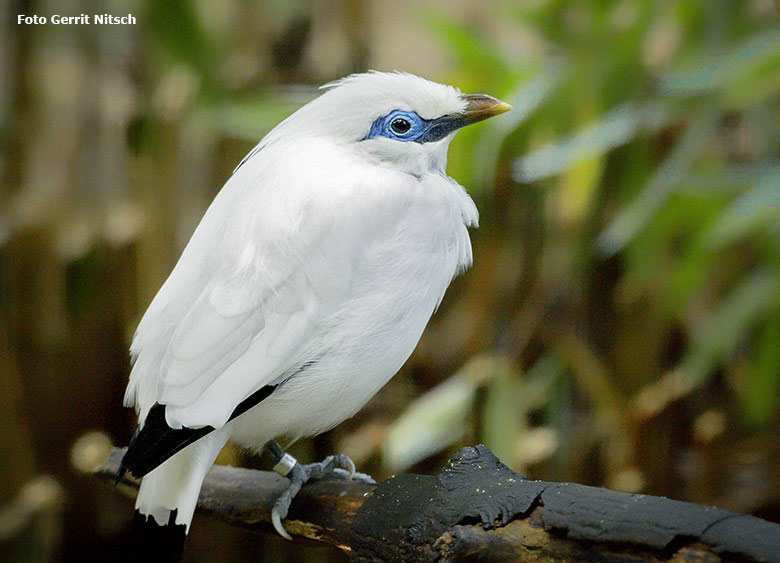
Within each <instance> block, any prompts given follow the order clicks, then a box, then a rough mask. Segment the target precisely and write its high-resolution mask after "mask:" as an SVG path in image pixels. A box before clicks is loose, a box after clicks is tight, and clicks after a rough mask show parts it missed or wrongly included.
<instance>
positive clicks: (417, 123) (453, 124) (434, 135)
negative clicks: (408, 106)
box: [361, 109, 467, 143]
mask: <svg viewBox="0 0 780 563" xmlns="http://www.w3.org/2000/svg"><path fill="white" fill-rule="evenodd" d="M466 124H467V122H466V120H465V119H463V117H462V116H459V115H444V116H442V117H437V118H436V119H423V118H422V117H420V116H419V115H417V114H416V113H415V112H413V111H403V110H399V109H396V110H393V111H391V112H390V113H388V114H387V115H384V116H382V117H379V118H377V119H376V120H375V121H374V123H372V124H371V129H370V130H369V132H368V134H367V135H366V136H365V137H363V138H362V139H361V141H365V140H367V139H373V138H375V137H387V138H388V139H393V140H396V141H414V142H416V143H430V142H434V141H439V140H441V139H443V138H444V137H446V136H447V135H449V134H450V133H452V132H453V131H455V130H456V129H459V128H461V127H463V126H464V125H466Z"/></svg>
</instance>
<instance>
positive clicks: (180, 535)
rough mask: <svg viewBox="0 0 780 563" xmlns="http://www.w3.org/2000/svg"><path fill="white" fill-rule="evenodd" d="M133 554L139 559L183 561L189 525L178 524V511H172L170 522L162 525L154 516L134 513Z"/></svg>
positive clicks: (135, 558)
mask: <svg viewBox="0 0 780 563" xmlns="http://www.w3.org/2000/svg"><path fill="white" fill-rule="evenodd" d="M131 536H132V539H131V541H132V548H131V551H132V555H133V557H134V560H138V561H161V562H162V561H165V562H178V561H181V555H182V552H183V551H184V539H185V538H186V536H187V526H185V525H184V524H176V511H175V510H174V511H172V512H171V515H170V518H169V519H168V523H167V524H164V525H160V524H158V523H157V521H156V520H155V519H154V517H152V516H147V515H145V514H141V512H139V511H138V510H136V511H135V514H133V528H132V534H131Z"/></svg>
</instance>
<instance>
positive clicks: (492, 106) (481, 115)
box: [460, 94, 512, 125]
mask: <svg viewBox="0 0 780 563" xmlns="http://www.w3.org/2000/svg"><path fill="white" fill-rule="evenodd" d="M461 97H462V98H463V100H465V101H466V109H465V110H464V111H463V113H462V114H461V115H460V117H461V119H462V120H463V121H465V125H469V124H471V123H476V122H477V121H482V120H483V119H488V118H489V117H493V116H494V115H499V114H501V113H504V112H507V111H509V110H510V109H512V106H510V105H509V104H508V103H506V102H502V101H501V100H497V99H496V98H494V97H493V96H488V95H487V94H466V95H464V96H461Z"/></svg>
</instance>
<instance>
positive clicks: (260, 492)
mask: <svg viewBox="0 0 780 563" xmlns="http://www.w3.org/2000/svg"><path fill="white" fill-rule="evenodd" d="M121 453H122V450H114V452H113V453H112V455H111V458H110V459H109V461H108V462H107V463H106V464H105V465H104V466H103V467H102V468H101V469H100V470H99V473H100V474H102V475H105V476H107V477H113V475H114V473H115V472H116V469H117V468H118V466H119V459H120V457H121ZM128 485H130V486H135V485H136V483H135V482H134V481H133V480H131V479H124V480H123V482H122V484H120V486H121V487H123V489H124V490H126V491H131V490H132V489H131V488H129V487H128ZM284 485H285V480H284V479H283V478H282V477H280V476H278V475H276V474H275V473H270V472H265V471H255V470H249V469H238V468H233V467H223V466H215V467H214V468H213V469H212V470H211V472H210V473H209V474H208V476H207V477H206V481H205V482H204V485H203V489H202V491H201V496H200V500H199V503H198V506H199V508H200V509H201V511H202V512H208V513H211V514H212V515H214V516H216V517H218V518H221V519H223V520H226V521H228V522H231V523H235V524H239V525H242V526H248V527H250V528H256V529H260V530H265V531H272V528H271V526H270V524H269V517H270V511H271V507H272V505H273V503H274V501H275V500H276V497H277V496H278V495H279V494H280V493H281V491H282V489H283V488H284ZM284 524H285V527H286V529H287V530H288V531H289V532H290V533H291V534H294V535H297V536H302V537H306V538H310V539H314V540H318V541H322V542H326V543H330V544H332V545H335V546H337V547H339V548H340V549H342V550H343V551H345V552H346V553H348V554H349V555H350V557H351V558H352V559H353V560H355V561H441V560H446V561H542V560H549V559H557V560H601V561H603V560H610V561H631V562H633V561H701V562H717V561H776V562H780V525H778V524H773V523H770V522H766V521H764V520H760V519H758V518H754V517H752V516H747V515H744V514H735V513H733V512H727V511H725V510H720V509H717V508H709V507H703V506H698V505H695V504H690V503H686V502H680V501H674V500H670V499H667V498H663V497H652V496H647V495H632V494H627V493H619V492H616V491H610V490H607V489H601V488H595V487H586V486H583V485H576V484H572V483H548V482H544V481H531V480H528V479H525V478H524V477H522V476H520V475H517V474H516V473H514V472H513V471H511V470H510V469H509V468H507V467H506V466H505V465H504V464H502V463H501V462H500V461H499V460H498V459H497V458H496V457H495V456H494V455H493V453H492V452H491V451H490V450H488V449H487V448H486V447H485V446H476V447H474V448H463V449H462V450H461V451H460V452H458V454H456V455H455V456H454V457H453V458H452V459H451V460H450V461H449V463H448V464H447V467H445V469H444V470H443V471H442V472H441V473H440V474H439V475H436V476H431V475H411V474H404V475H398V476H395V477H392V478H390V479H387V480H385V481H383V482H382V483H379V484H378V485H375V486H374V485H366V484H363V483H358V482H354V481H338V480H325V481H320V482H312V483H310V484H307V485H306V486H305V487H303V489H302V490H301V492H300V493H299V494H298V496H297V497H296V499H295V501H293V504H292V507H291V509H290V515H289V517H288V519H287V520H285V523H284Z"/></svg>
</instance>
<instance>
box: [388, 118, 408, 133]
mask: <svg viewBox="0 0 780 563" xmlns="http://www.w3.org/2000/svg"><path fill="white" fill-rule="evenodd" d="M411 128H412V124H411V123H409V121H408V120H407V119H404V118H403V117H396V118H395V119H394V120H393V121H392V122H391V123H390V130H391V131H392V132H393V133H395V134H396V135H406V134H407V133H408V132H409V130H410V129H411Z"/></svg>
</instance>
